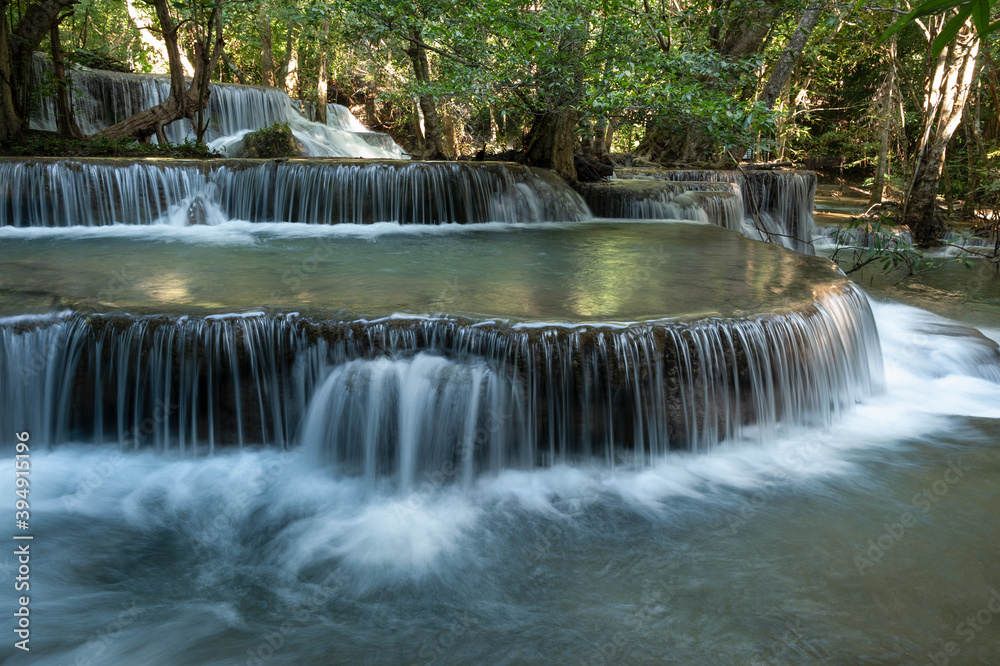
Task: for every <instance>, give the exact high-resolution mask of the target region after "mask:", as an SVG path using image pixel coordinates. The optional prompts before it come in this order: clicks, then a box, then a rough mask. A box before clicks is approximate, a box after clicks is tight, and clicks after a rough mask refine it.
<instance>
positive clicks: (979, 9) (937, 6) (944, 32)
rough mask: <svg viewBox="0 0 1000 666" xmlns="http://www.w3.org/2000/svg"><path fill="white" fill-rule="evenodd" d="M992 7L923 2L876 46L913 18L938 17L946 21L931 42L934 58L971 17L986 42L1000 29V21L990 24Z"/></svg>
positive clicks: (966, 0) (987, 2)
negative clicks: (945, 18)
mask: <svg viewBox="0 0 1000 666" xmlns="http://www.w3.org/2000/svg"><path fill="white" fill-rule="evenodd" d="M859 4H860V3H859ZM992 7H993V2H992V0H926V2H923V3H922V4H919V5H917V6H916V7H914V8H913V9H912V10H910V13H909V14H906V15H905V16H903V17H901V18H900V19H899V20H898V21H896V22H895V23H893V24H892V26H890V27H889V29H888V30H886V31H885V32H884V33H883V34H882V37H881V38H880V39H879V43H882V42H884V41H886V40H887V39H889V38H890V37H892V36H893V35H895V34H896V33H897V32H899V31H900V30H901V29H902V28H904V27H906V26H907V25H909V24H911V23H912V22H913V21H915V20H916V19H919V18H923V17H925V16H933V15H937V14H944V15H946V16H947V17H948V20H947V21H946V22H945V24H944V27H942V28H941V31H940V32H939V33H938V34H937V36H936V37H935V39H934V43H933V45H932V51H933V53H934V55H935V56H938V55H940V53H941V52H942V51H943V50H944V49H945V47H946V46H948V44H950V43H951V42H952V40H954V39H955V36H956V35H958V33H959V31H960V30H961V29H962V26H964V25H965V24H966V22H967V21H968V20H969V17H972V25H973V26H974V27H975V29H976V32H977V33H978V34H979V38H980V39H981V40H983V41H986V40H987V39H989V36H990V33H993V32H995V31H996V30H997V29H1000V21H994V22H992V23H991V22H990V12H991V10H992ZM953 10H954V12H953Z"/></svg>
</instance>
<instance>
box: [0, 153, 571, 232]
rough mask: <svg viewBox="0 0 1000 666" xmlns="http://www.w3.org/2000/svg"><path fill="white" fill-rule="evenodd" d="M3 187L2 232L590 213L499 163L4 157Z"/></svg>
mask: <svg viewBox="0 0 1000 666" xmlns="http://www.w3.org/2000/svg"><path fill="white" fill-rule="evenodd" d="M0 183H2V184H3V186H2V187H0V227H3V226H14V227H65V226H104V225H109V224H157V223H158V224H174V225H187V224H217V223H219V222H222V221H225V220H243V221H249V222H307V223H312V224H335V223H356V224H364V223H371V222H398V223H401V224H443V223H452V222H457V223H463V224H464V223H475V222H551V221H569V220H580V219H585V218H587V217H589V216H590V213H589V211H588V210H587V207H586V205H585V204H584V203H583V201H582V199H580V196H579V195H578V194H576V193H575V192H574V191H573V190H571V189H570V188H569V187H567V186H566V184H565V183H564V182H563V181H562V180H561V179H559V178H557V177H555V176H554V175H553V174H552V173H551V172H547V171H541V170H537V169H529V168H528V167H524V166H519V165H516V164H504V163H494V162H476V163H472V162H409V161H382V162H373V161H358V160H344V161H318V160H317V161H311V160H305V159H295V160H274V161H265V160H224V161H211V162H209V161H195V160H165V159H143V160H115V159H77V160H61V159H33V160H16V159H0Z"/></svg>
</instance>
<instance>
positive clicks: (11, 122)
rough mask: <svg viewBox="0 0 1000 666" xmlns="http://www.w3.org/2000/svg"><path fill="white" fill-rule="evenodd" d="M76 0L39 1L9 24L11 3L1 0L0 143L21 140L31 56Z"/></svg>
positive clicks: (27, 106)
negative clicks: (18, 18) (15, 21)
mask: <svg viewBox="0 0 1000 666" xmlns="http://www.w3.org/2000/svg"><path fill="white" fill-rule="evenodd" d="M76 1H77V0H37V1H35V2H32V3H31V4H29V5H28V6H27V9H25V10H24V13H23V14H22V15H21V20H20V21H18V23H17V25H15V26H11V25H10V24H8V16H9V8H10V3H9V2H8V0H0V144H7V143H9V142H10V141H11V140H12V139H18V138H20V137H21V135H22V134H23V132H24V130H25V129H26V128H27V126H28V118H29V116H30V111H31V105H30V100H31V56H32V54H33V53H34V52H35V51H36V50H37V49H38V45H39V44H41V42H42V39H43V38H44V37H45V35H47V34H49V31H50V30H51V28H52V26H53V25H55V24H56V23H57V22H58V21H59V13H60V12H61V11H62V10H63V9H65V8H66V7H69V6H71V5H73V4H74V3H75V2H76Z"/></svg>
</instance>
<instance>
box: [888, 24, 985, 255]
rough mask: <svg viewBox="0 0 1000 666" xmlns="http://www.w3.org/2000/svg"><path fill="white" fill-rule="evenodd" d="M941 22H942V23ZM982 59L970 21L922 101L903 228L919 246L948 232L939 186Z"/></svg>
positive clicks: (938, 64)
mask: <svg viewBox="0 0 1000 666" xmlns="http://www.w3.org/2000/svg"><path fill="white" fill-rule="evenodd" d="M942 22H943V21H942ZM978 53H979V38H978V35H977V33H976V30H975V29H974V28H973V27H972V23H971V19H970V20H969V22H967V23H966V24H965V26H964V27H963V28H962V30H961V31H960V32H959V34H958V36H956V37H955V39H954V40H953V41H952V43H951V45H950V46H949V47H948V48H947V49H945V50H944V51H942V52H941V55H940V56H938V58H937V62H936V65H935V68H934V73H933V76H932V78H931V81H930V84H929V86H928V88H927V93H926V97H925V99H924V131H923V135H922V137H921V141H920V147H919V150H918V152H917V159H916V164H915V165H914V168H913V179H912V180H911V181H910V189H909V192H908V194H907V197H906V203H905V205H904V207H903V224H905V225H906V226H908V227H909V228H910V231H911V232H912V234H913V240H914V242H916V243H917V244H918V245H920V246H924V247H926V246H930V245H934V244H936V243H937V242H938V240H939V239H940V238H941V236H942V235H943V233H944V231H945V228H944V223H943V221H942V219H941V215H940V213H939V212H938V208H937V193H938V185H939V183H940V180H941V171H942V169H943V167H944V158H945V152H946V151H947V148H948V142H949V141H951V137H952V135H954V133H955V130H956V129H958V125H959V123H960V122H961V120H962V111H963V109H964V108H965V103H966V100H967V99H968V97H969V91H970V89H971V87H972V79H973V75H974V73H975V69H976V56H977V55H978Z"/></svg>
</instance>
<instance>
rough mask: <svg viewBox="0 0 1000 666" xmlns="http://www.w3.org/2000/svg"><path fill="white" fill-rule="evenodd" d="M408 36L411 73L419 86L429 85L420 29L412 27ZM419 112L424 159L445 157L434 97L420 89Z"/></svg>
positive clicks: (429, 75) (428, 70) (429, 80)
mask: <svg viewBox="0 0 1000 666" xmlns="http://www.w3.org/2000/svg"><path fill="white" fill-rule="evenodd" d="M410 37H411V38H412V39H413V41H412V42H410V45H409V47H408V48H407V49H406V55H408V56H409V57H410V62H411V63H412V64H413V73H414V75H415V76H416V79H417V83H419V84H420V85H421V86H429V85H430V83H431V68H430V63H429V62H428V60H427V51H426V49H424V48H423V47H422V46H420V43H421V42H423V37H422V36H421V34H420V30H419V29H416V28H414V29H413V30H412V31H411V33H410ZM418 101H419V104H420V112H421V113H423V115H424V146H423V151H424V155H423V157H424V159H431V160H443V159H445V153H444V142H443V141H442V139H441V119H440V118H439V117H438V112H437V107H436V106H434V97H433V96H431V95H430V94H429V93H427V92H426V91H422V92H421V94H420V95H419V97H418Z"/></svg>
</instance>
